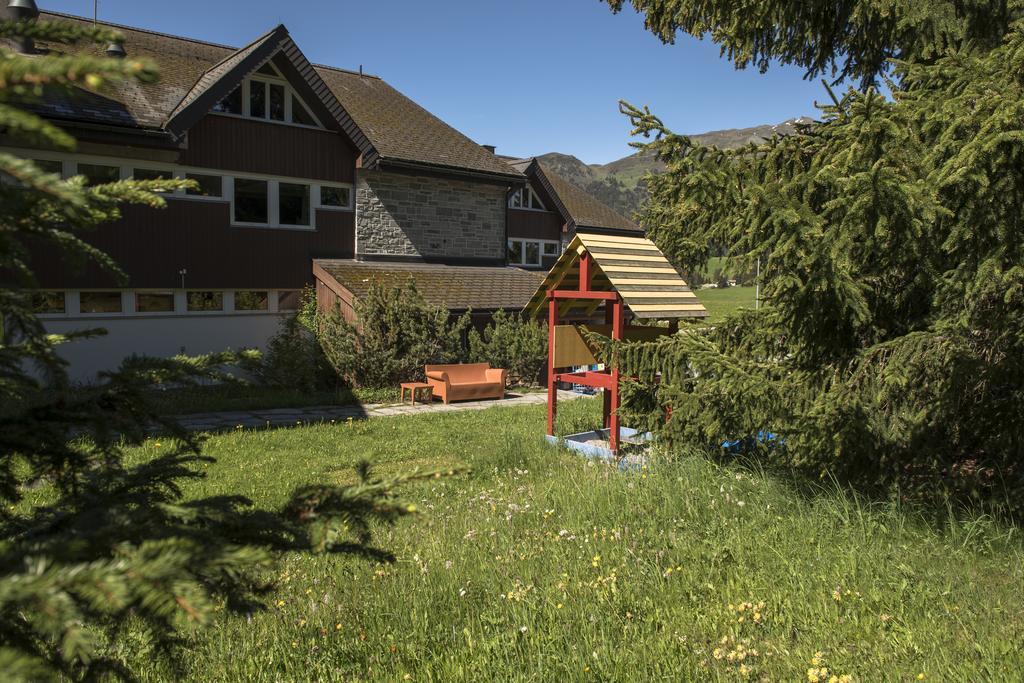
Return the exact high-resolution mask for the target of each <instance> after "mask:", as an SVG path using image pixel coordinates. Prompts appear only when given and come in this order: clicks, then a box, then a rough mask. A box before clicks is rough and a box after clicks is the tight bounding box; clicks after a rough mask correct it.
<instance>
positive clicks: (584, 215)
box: [506, 157, 643, 233]
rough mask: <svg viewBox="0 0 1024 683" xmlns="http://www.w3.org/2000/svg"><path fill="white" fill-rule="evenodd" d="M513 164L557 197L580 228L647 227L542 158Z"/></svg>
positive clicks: (639, 230)
mask: <svg viewBox="0 0 1024 683" xmlns="http://www.w3.org/2000/svg"><path fill="white" fill-rule="evenodd" d="M506 163H508V164H509V165H510V166H511V167H512V168H514V169H516V170H517V171H520V172H522V173H524V174H526V176H527V177H528V178H530V179H531V180H535V181H536V182H537V183H539V184H540V185H541V186H542V187H543V188H544V189H545V190H546V191H547V193H548V194H549V195H551V196H552V198H553V199H554V200H555V203H556V205H557V207H556V208H558V210H559V212H560V213H561V214H562V218H563V219H564V220H565V221H566V222H567V223H569V224H571V226H573V227H575V228H577V229H583V230H586V229H587V228H595V229H597V230H614V231H624V230H626V231H630V232H637V233H642V232H643V228H641V227H640V226H639V225H637V224H636V223H634V222H633V221H631V220H630V219H628V218H626V217H625V216H623V215H622V214H621V213H619V212H618V211H616V210H615V209H613V208H611V207H610V206H608V205H607V204H605V203H603V202H601V201H600V200H599V199H597V198H596V197H594V196H593V195H591V194H590V193H588V192H586V191H585V190H582V189H580V188H579V187H577V186H576V185H573V184H572V183H571V182H569V181H568V180H566V179H565V178H563V177H562V176H560V175H558V174H557V173H555V172H554V171H553V170H552V169H551V167H550V166H547V165H545V164H543V163H542V162H541V161H540V159H537V158H535V157H534V158H529V159H516V160H513V161H507V162H506Z"/></svg>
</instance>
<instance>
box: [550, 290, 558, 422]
mask: <svg viewBox="0 0 1024 683" xmlns="http://www.w3.org/2000/svg"><path fill="white" fill-rule="evenodd" d="M557 324H558V299H556V298H555V297H553V296H551V293H550V292H548V435H549V436H554V435H555V412H556V409H557V405H556V403H557V402H558V385H557V384H556V383H555V325H557Z"/></svg>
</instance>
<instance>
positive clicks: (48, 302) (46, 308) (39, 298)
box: [32, 292, 65, 313]
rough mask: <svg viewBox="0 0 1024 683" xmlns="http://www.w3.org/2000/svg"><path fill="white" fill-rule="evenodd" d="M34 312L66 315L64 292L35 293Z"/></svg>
mask: <svg viewBox="0 0 1024 683" xmlns="http://www.w3.org/2000/svg"><path fill="white" fill-rule="evenodd" d="M32 310H33V311H34V312H36V313H64V311H65V308H64V292H33V293H32Z"/></svg>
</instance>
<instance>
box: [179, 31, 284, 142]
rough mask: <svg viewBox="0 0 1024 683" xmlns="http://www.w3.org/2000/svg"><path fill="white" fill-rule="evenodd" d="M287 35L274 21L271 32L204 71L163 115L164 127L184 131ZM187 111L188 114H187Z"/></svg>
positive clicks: (263, 59)
mask: <svg viewBox="0 0 1024 683" xmlns="http://www.w3.org/2000/svg"><path fill="white" fill-rule="evenodd" d="M287 36H288V30H287V29H286V28H285V27H284V25H283V24H278V26H277V28H275V29H274V30H273V31H269V32H268V33H265V34H263V35H262V36H260V37H259V38H257V39H256V40H254V41H253V42H251V43H249V44H248V45H246V46H245V47H243V48H242V49H240V50H237V51H235V52H234V53H232V54H230V55H228V56H227V57H225V58H224V59H222V60H221V61H219V62H217V63H216V64H214V65H213V66H211V67H210V68H209V69H207V70H206V71H204V72H203V75H202V76H200V77H199V80H197V81H196V83H195V85H193V86H192V88H191V89H190V90H189V91H188V92H187V93H186V94H185V96H184V97H183V98H182V99H181V102H179V103H178V106H177V107H175V108H174V111H172V112H171V114H170V116H168V117H167V121H166V122H165V123H164V128H166V129H167V130H169V131H171V133H173V134H174V135H175V137H177V136H179V135H181V134H182V133H184V132H185V131H186V130H188V129H189V128H190V127H191V126H192V125H193V124H194V123H195V122H196V120H198V118H201V117H202V116H203V115H204V114H206V112H208V111H209V110H210V108H211V107H212V106H213V105H215V104H216V103H217V102H219V101H220V100H222V99H223V98H224V97H225V96H226V95H228V94H229V93H230V92H231V91H232V90H233V89H234V88H235V87H237V86H238V84H239V83H241V82H242V79H243V78H245V77H246V76H248V75H249V74H251V73H252V72H253V71H255V70H256V69H258V68H259V67H260V65H261V64H263V62H265V61H266V60H267V59H269V58H270V57H271V56H272V55H273V54H274V53H275V52H277V50H278V49H279V48H280V46H281V43H282V42H283V41H284V39H285V38H286V37H287ZM197 110H198V111H197ZM190 113H191V114H192V116H189V114H190Z"/></svg>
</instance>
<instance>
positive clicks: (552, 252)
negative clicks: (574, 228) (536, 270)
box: [508, 239, 559, 266]
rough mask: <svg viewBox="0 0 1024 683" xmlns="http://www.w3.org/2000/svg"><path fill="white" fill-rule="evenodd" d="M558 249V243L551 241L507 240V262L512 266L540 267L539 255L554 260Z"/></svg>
mask: <svg viewBox="0 0 1024 683" xmlns="http://www.w3.org/2000/svg"><path fill="white" fill-rule="evenodd" d="M558 247H559V243H558V242H555V241H551V240H524V239H513V240H509V241H508V262H509V264H510V265H514V266H540V265H542V262H541V255H542V254H543V256H544V257H545V258H556V257H557V256H558Z"/></svg>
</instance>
